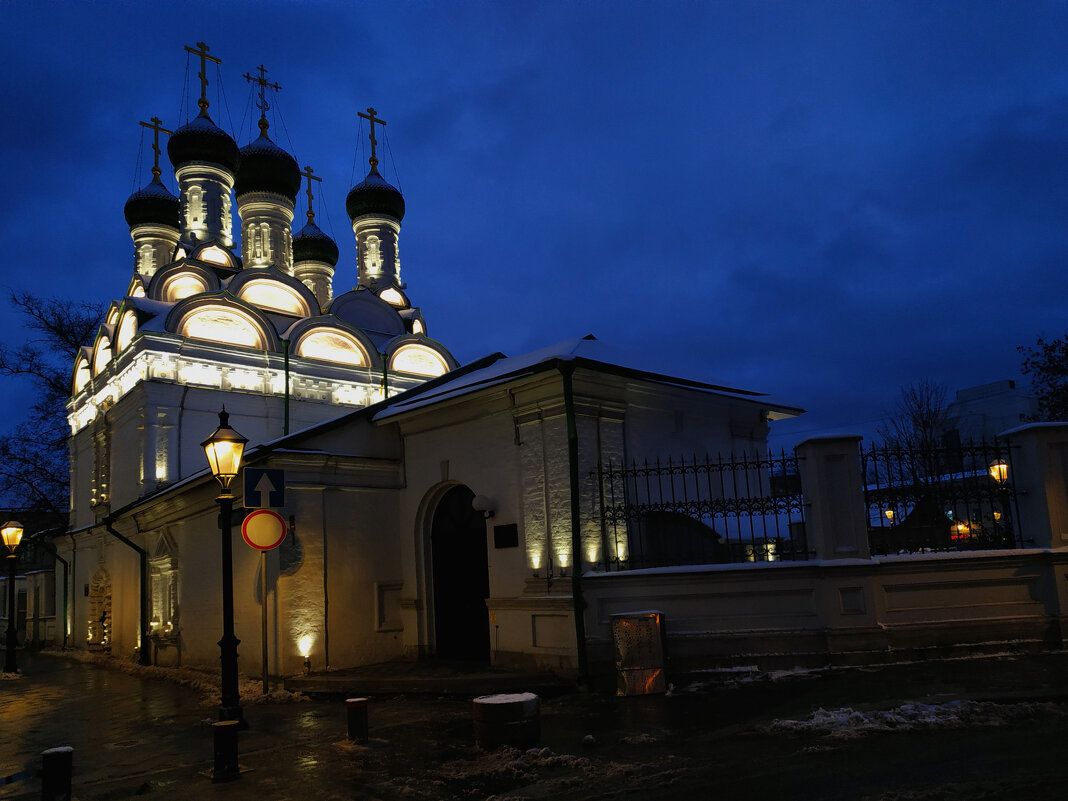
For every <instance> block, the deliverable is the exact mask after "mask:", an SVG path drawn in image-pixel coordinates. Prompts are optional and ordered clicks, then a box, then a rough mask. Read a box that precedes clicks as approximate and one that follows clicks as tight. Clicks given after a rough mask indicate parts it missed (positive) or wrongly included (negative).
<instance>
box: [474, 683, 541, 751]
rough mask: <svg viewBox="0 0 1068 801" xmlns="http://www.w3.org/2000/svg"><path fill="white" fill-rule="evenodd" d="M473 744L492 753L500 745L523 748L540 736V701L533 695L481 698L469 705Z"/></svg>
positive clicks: (486, 696)
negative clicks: (473, 730)
mask: <svg viewBox="0 0 1068 801" xmlns="http://www.w3.org/2000/svg"><path fill="white" fill-rule="evenodd" d="M471 714H472V718H473V719H474V724H475V745H477V746H478V747H479V748H482V749H485V750H486V751H492V750H494V749H496V748H499V747H500V746H502V745H512V746H515V747H516V748H526V747H529V746H532V745H535V744H537V742H538V739H539V738H540V737H541V717H540V715H541V699H539V698H538V696H536V695H535V694H534V693H515V694H511V695H483V696H479V697H478V698H476V699H475V700H474V701H472V702H471Z"/></svg>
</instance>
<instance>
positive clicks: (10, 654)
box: [0, 520, 22, 673]
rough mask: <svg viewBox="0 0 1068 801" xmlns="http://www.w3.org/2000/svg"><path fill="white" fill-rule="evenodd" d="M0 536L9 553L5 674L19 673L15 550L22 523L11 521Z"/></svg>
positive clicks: (6, 524) (20, 535)
mask: <svg viewBox="0 0 1068 801" xmlns="http://www.w3.org/2000/svg"><path fill="white" fill-rule="evenodd" d="M0 536H3V539H4V545H6V546H7V550H8V551H9V553H8V555H7V568H8V571H7V655H6V656H5V657H4V672H5V673H18V672H19V666H18V663H17V662H16V661H15V646H16V645H18V631H17V629H16V628H15V563H16V562H17V561H18V558H17V557H16V556H15V549H16V548H18V547H19V543H20V542H21V541H22V523H18V522H16V521H14V520H9V521H7V522H6V523H4V526H3V528H0Z"/></svg>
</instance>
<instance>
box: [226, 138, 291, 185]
mask: <svg viewBox="0 0 1068 801" xmlns="http://www.w3.org/2000/svg"><path fill="white" fill-rule="evenodd" d="M234 191H235V193H236V194H237V196H238V197H241V195H244V194H245V193H247V192H273V193H274V194H276V195H285V196H286V197H287V198H289V199H290V200H295V199H296V197H297V192H299V191H300V167H298V166H297V160H296V159H295V158H293V157H292V156H291V155H289V154H288V153H286V151H284V150H283V149H282V148H280V147H279V146H278V145H276V144H275V143H274V142H272V141H271V140H270V138H269V137H268V136H267V132H266V131H264V132H263V133H261V134H260V137H259V139H256V140H255V141H253V142H249V143H248V144H247V145H245V146H244V147H243V148H241V166H240V167H238V170H237V179H236V180H235V181H234Z"/></svg>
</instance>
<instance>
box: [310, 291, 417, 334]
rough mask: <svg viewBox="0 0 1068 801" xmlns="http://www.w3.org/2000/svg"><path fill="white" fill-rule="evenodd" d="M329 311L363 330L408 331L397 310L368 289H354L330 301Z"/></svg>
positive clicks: (393, 332) (394, 332)
mask: <svg viewBox="0 0 1068 801" xmlns="http://www.w3.org/2000/svg"><path fill="white" fill-rule="evenodd" d="M329 311H330V313H331V314H334V315H336V316H338V317H340V318H341V319H342V320H344V321H345V322H346V323H348V324H349V325H351V326H353V327H354V328H359V329H360V330H361V331H375V332H378V333H382V334H392V335H397V334H403V333H404V332H405V331H407V328H406V326H405V325H404V320H402V319H401V316H400V315H399V314H398V313H397V310H396V309H394V308H393V307H392V306H390V305H389V304H388V303H386V302H385V301H384V300H382V299H381V298H379V297H378V296H377V295H376V294H375V293H374V292H371V291H369V290H366V289H354V290H352V291H351V292H346V293H344V294H343V295H338V296H337V297H335V298H334V299H333V300H332V301H331V302H330V308H329Z"/></svg>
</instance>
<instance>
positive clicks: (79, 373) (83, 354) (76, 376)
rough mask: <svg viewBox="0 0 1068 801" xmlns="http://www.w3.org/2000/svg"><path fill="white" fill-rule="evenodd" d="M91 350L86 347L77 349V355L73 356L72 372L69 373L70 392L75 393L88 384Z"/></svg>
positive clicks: (90, 374)
mask: <svg viewBox="0 0 1068 801" xmlns="http://www.w3.org/2000/svg"><path fill="white" fill-rule="evenodd" d="M92 359H93V350H92V348H88V347H84V346H83V347H81V348H79V349H78V355H77V356H76V357H75V358H74V372H73V373H72V374H71V394H72V395H77V394H78V393H79V392H81V391H82V390H83V389H85V388H86V386H87V385H88V384H89V379H90V378H92V375H93V372H92V367H91V366H90V365H92Z"/></svg>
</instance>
